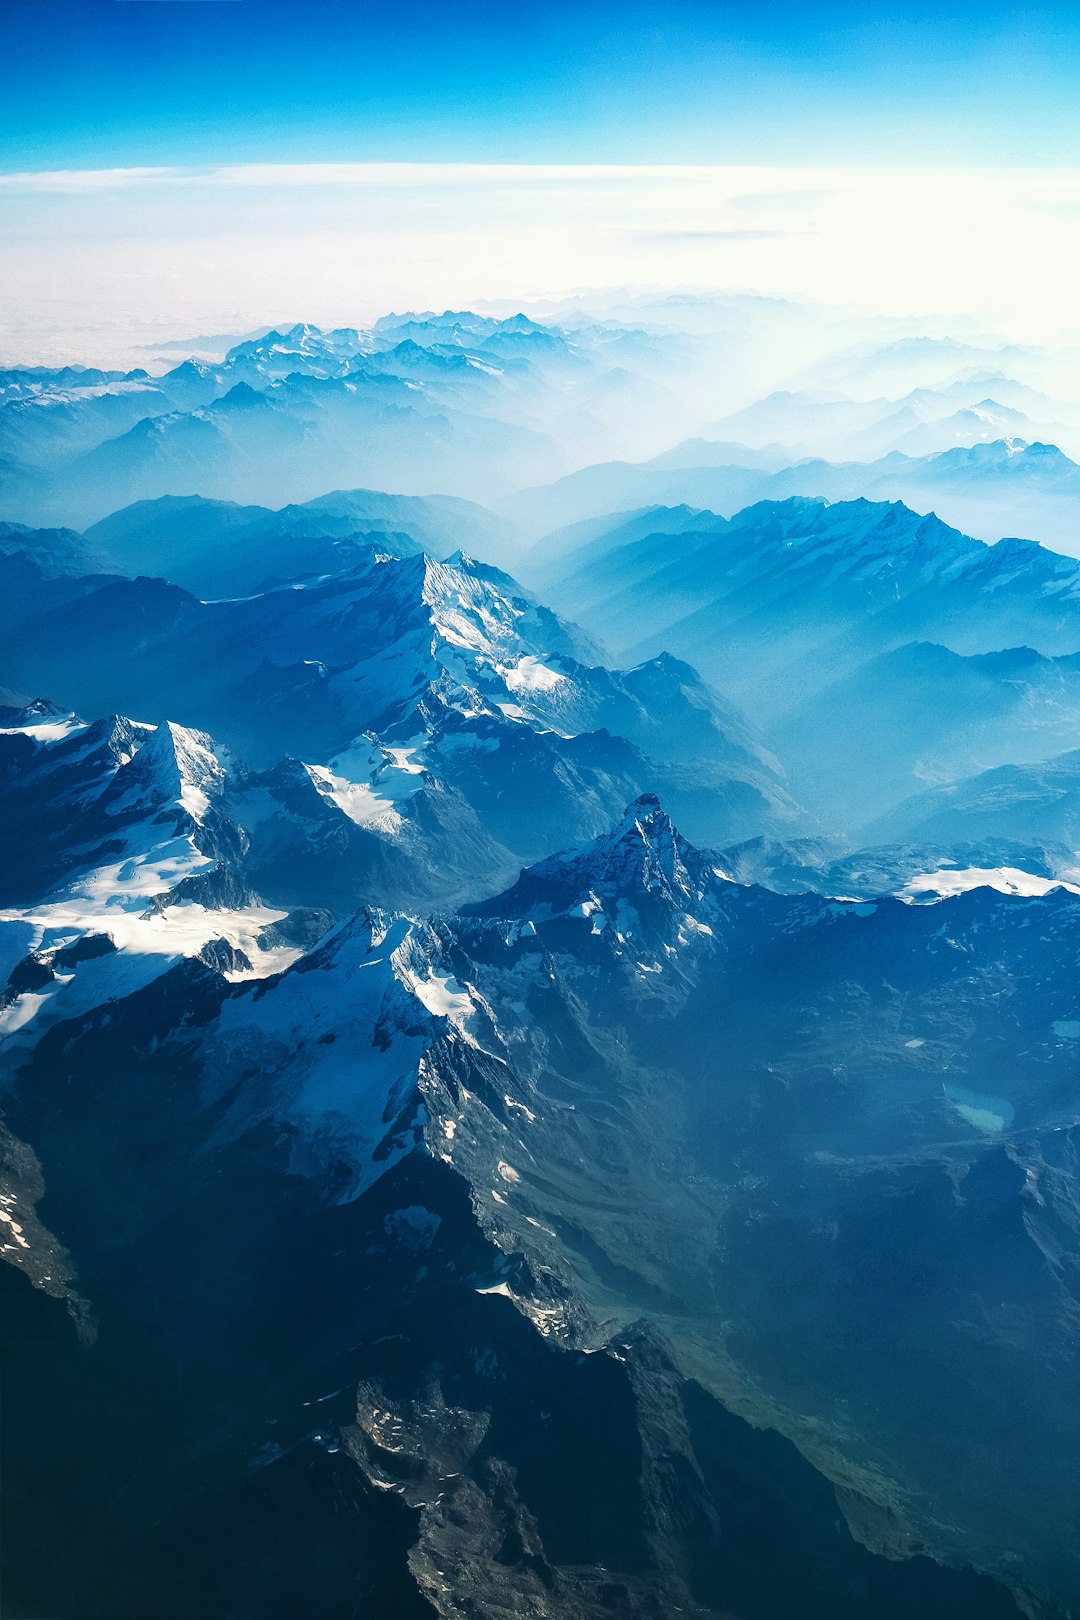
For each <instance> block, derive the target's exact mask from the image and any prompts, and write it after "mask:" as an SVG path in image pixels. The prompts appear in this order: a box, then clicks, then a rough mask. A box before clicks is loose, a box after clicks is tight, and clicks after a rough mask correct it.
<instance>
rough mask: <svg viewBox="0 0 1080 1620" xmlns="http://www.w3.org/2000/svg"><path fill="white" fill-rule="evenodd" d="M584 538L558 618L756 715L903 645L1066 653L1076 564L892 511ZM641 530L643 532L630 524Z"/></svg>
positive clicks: (753, 515) (1078, 623)
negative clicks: (663, 656) (570, 614)
mask: <svg viewBox="0 0 1080 1620" xmlns="http://www.w3.org/2000/svg"><path fill="white" fill-rule="evenodd" d="M665 521H666V520H664V519H663V518H662V517H661V518H660V519H659V521H658V522H657V523H656V525H655V528H654V532H652V533H651V534H644V535H642V534H640V533H639V532H638V531H635V532H633V533H632V535H631V538H630V539H629V540H628V541H627V542H626V543H621V541H622V536H621V533H620V531H621V527H622V525H621V523H617V524H615V525H614V526H613V532H614V534H615V537H616V544H615V545H614V547H613V548H612V549H608V548H607V547H606V545H605V544H604V542H603V541H602V540H599V539H594V540H593V541H592V542H591V543H590V544H589V545H588V547H587V548H586V559H587V560H586V561H585V562H584V563H583V564H582V565H581V566H580V567H578V568H575V566H574V554H573V553H571V554H570V555H569V556H568V557H567V558H565V559H564V562H563V565H562V569H561V575H562V578H561V581H560V582H559V583H558V584H557V585H556V584H555V582H554V581H552V580H551V578H550V576H549V580H548V584H547V587H546V595H547V596H548V598H549V600H551V601H553V602H554V603H555V605H556V606H558V605H560V604H561V603H569V602H570V601H571V600H572V601H573V603H574V611H575V614H576V616H577V618H578V619H579V620H580V621H581V622H582V623H583V624H585V625H586V626H590V625H591V626H593V627H594V628H595V629H596V630H597V632H598V633H599V632H600V630H601V627H602V628H603V632H604V633H605V634H606V637H607V639H608V641H609V643H610V644H611V645H613V646H614V647H616V648H618V649H620V650H621V651H622V650H625V651H626V652H629V653H633V654H639V655H645V654H647V652H648V651H649V650H650V649H651V648H654V647H659V646H661V645H662V646H664V647H667V648H669V649H670V650H671V651H672V652H674V653H675V654H677V655H678V656H680V657H685V658H687V659H689V660H691V661H694V662H696V663H697V664H698V665H699V666H700V667H701V669H702V670H703V672H704V673H705V674H706V675H707V676H708V677H709V678H711V679H712V680H714V681H715V682H716V683H717V684H718V685H719V686H720V688H721V689H722V690H727V691H729V692H730V693H731V694H732V695H733V696H736V697H737V698H738V701H740V702H741V703H743V704H744V705H745V706H747V707H750V708H751V711H752V712H754V713H757V714H761V715H763V714H766V713H770V714H778V713H781V712H784V711H786V710H789V709H791V708H792V707H794V706H795V704H796V703H797V702H799V701H801V700H802V699H804V698H805V696H806V695H807V693H808V691H810V690H814V689H816V688H818V687H820V686H822V685H824V684H826V682H828V681H831V680H835V679H837V678H839V677H841V676H842V675H844V674H846V673H847V672H849V671H850V670H852V669H854V668H855V667H856V666H857V665H858V664H859V663H861V662H863V661H864V660H865V659H866V658H867V657H869V656H873V655H876V654H879V653H881V652H885V651H890V650H893V649H895V648H897V647H899V646H902V645H904V644H906V643H908V642H911V641H916V640H926V641H933V642H938V643H940V644H942V645H944V646H946V647H949V648H951V649H952V650H953V651H955V652H960V653H978V652H994V651H998V650H1000V649H1001V648H1005V647H1016V646H1023V645H1028V646H1031V647H1033V648H1035V649H1036V650H1038V651H1040V652H1043V653H1046V654H1048V655H1056V654H1059V653H1060V654H1067V653H1072V652H1074V651H1075V650H1076V646H1077V641H1078V630H1080V617H1078V616H1077V610H1076V607H1075V605H1074V604H1075V603H1076V602H1077V600H1078V598H1077V594H1076V593H1077V589H1078V586H1080V563H1078V562H1076V561H1075V560H1074V559H1072V558H1069V557H1065V556H1062V555H1060V554H1058V553H1057V552H1053V551H1049V550H1047V549H1046V548H1045V547H1043V546H1040V545H1038V544H1036V543H1035V542H1032V541H1025V540H1004V541H999V542H998V544H997V545H993V546H988V545H985V544H984V543H983V542H981V541H978V540H974V539H972V538H971V537H970V536H967V535H964V534H961V533H960V532H958V531H957V530H955V529H951V528H950V527H949V526H948V525H946V524H944V523H942V522H941V521H940V520H939V519H937V518H936V517H933V516H931V517H922V516H920V515H919V514H917V513H915V512H912V511H910V510H909V509H908V508H907V507H905V506H903V505H902V504H901V503H899V502H893V503H884V502H871V501H863V500H859V501H850V502H843V501H842V502H837V503H835V504H833V505H830V504H829V503H828V502H826V501H824V500H801V499H792V500H788V501H780V502H762V503H759V504H758V505H755V506H752V507H749V508H747V509H746V510H744V511H742V512H740V513H738V514H737V515H736V516H735V518H733V519H731V520H727V519H724V518H722V517H718V516H716V515H715V514H713V513H702V514H700V516H699V517H698V518H697V520H696V521H695V522H694V523H693V525H692V526H690V527H688V526H687V522H686V517H685V514H684V513H682V512H678V513H676V514H675V528H676V531H677V532H676V533H675V534H669V533H667V532H665V527H664V524H665ZM642 526H644V527H648V526H649V525H648V523H646V524H645V525H642Z"/></svg>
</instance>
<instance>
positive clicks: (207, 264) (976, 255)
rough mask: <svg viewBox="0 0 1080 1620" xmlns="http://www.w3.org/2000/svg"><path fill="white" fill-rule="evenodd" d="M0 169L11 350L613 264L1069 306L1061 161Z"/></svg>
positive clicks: (361, 306) (429, 294)
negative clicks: (1057, 164)
mask: <svg viewBox="0 0 1080 1620" xmlns="http://www.w3.org/2000/svg"><path fill="white" fill-rule="evenodd" d="M0 187H2V188H3V192H2V195H3V203H2V207H3V211H4V214H5V217H6V219H7V221H8V226H9V228H8V231H7V233H6V235H7V241H6V244H5V245H4V246H3V247H2V248H0V279H2V280H3V283H4V285H5V289H6V308H5V317H4V319H5V326H4V328H0V351H6V352H7V353H8V354H9V355H10V356H12V357H22V358H28V357H30V356H31V354H32V353H34V352H37V351H36V350H35V345H36V346H37V350H40V349H41V346H42V344H43V343H44V342H46V341H49V342H50V343H51V344H53V349H52V352H55V345H57V344H59V343H60V342H61V334H69V335H70V334H72V333H73V332H75V330H76V329H80V335H79V337H78V340H77V342H75V349H74V350H69V352H78V353H81V354H83V355H84V356H86V357H89V356H90V353H91V351H92V350H93V349H94V346H95V344H96V343H97V338H96V337H95V336H94V334H95V333H97V334H98V335H99V336H100V337H101V345H106V346H107V345H111V346H112V348H113V351H114V352H115V349H116V344H117V341H118V336H119V334H121V333H125V334H126V333H128V332H130V334H131V336H130V339H129V341H135V342H139V341H146V340H147V338H148V337H150V336H153V335H157V336H181V335H184V334H185V333H187V332H191V331H198V330H208V331H215V330H229V329H234V325H236V324H238V325H239V327H240V328H241V329H242V328H244V327H248V326H254V325H257V324H259V323H261V322H262V321H264V320H266V321H269V320H273V319H279V318H281V316H282V315H283V314H285V313H288V314H290V315H293V316H297V317H300V316H304V317H308V318H310V319H312V320H316V321H324V320H330V321H335V322H355V321H358V320H361V321H362V320H365V319H367V318H369V317H371V316H373V315H375V314H377V313H378V312H379V311H380V310H381V309H384V308H388V307H398V308H401V307H404V306H407V305H417V304H419V305H425V306H426V305H432V304H438V305H440V306H445V305H446V304H461V303H466V302H471V301H477V300H483V299H496V298H521V299H525V298H526V297H528V296H538V297H542V296H558V295H560V294H562V293H568V292H570V291H573V290H576V289H579V288H581V287H587V286H590V285H593V286H603V285H612V284H617V285H627V284H630V283H635V284H652V285H656V284H661V285H674V284H683V285H687V284H692V285H696V286H705V287H713V288H724V287H741V288H747V287H752V288H755V289H757V290H758V291H762V292H765V293H769V294H775V295H784V296H801V297H807V298H816V299H821V300H824V301H827V302H833V303H848V304H855V305H858V306H860V307H862V308H867V309H872V310H875V311H880V312H883V313H890V314H912V315H925V314H929V313H932V312H933V313H940V312H946V313H947V312H949V311H962V312H965V313H967V314H971V315H975V316H976V317H977V318H979V319H981V320H985V321H986V322H987V323H988V324H992V325H995V326H997V327H999V328H1001V329H1004V330H1006V331H1009V332H1014V333H1016V334H1017V335H1018V336H1022V337H1025V338H1029V339H1032V338H1034V339H1041V338H1043V337H1048V336H1050V335H1051V334H1052V333H1054V332H1055V330H1057V329H1061V328H1067V327H1071V326H1072V325H1073V324H1074V323H1075V315H1074V302H1075V294H1074V280H1075V265H1076V263H1077V262H1078V261H1080V171H1077V170H1063V169H1029V170H1020V169H1015V170H1012V169H1010V170H1001V169H970V170H960V169H948V168H938V169H927V168H900V167H897V168H881V167H876V168H874V167H867V168H855V167H847V168H842V169H841V168H833V169H829V168H820V167H816V168H795V167H752V166H730V167H715V166H713V167H694V166H688V165H667V166H657V167H652V166H640V165H639V166H613V165H595V164H593V165H581V166H568V165H562V164H559V165H552V164H547V165H518V164H493V165H479V164H426V163H405V164H381V163H380V164H369V163H329V164H328V163H313V164H278V163H273V164H241V165H217V166H211V167H206V168H202V169H194V168H182V169H181V168H141V169H122V170H117V169H110V170H86V171H78V170H71V171H57V172H52V173H47V174H25V173H24V174H8V175H3V176H0ZM72 263H78V265H79V272H80V275H79V284H78V286H75V285H73V282H72V277H71V265H72ZM63 341H64V342H69V341H72V342H74V341H75V340H74V339H71V338H70V337H68V336H65V337H64V338H63ZM101 345H98V347H99V349H100V347H101Z"/></svg>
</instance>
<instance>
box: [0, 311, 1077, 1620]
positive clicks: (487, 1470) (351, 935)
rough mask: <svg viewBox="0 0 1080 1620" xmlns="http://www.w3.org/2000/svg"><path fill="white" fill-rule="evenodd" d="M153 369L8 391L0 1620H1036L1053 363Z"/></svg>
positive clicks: (552, 339)
mask: <svg viewBox="0 0 1080 1620" xmlns="http://www.w3.org/2000/svg"><path fill="white" fill-rule="evenodd" d="M587 306H588V307H587ZM191 348H192V349H193V350H198V354H197V355H194V356H193V357H192V358H191V359H187V360H184V361H183V362H182V363H181V364H179V365H176V364H175V363H174V362H175V356H174V355H170V358H169V360H168V362H167V364H168V366H169V369H168V370H165V371H162V372H161V373H160V374H158V373H156V372H155V373H154V374H153V375H151V374H150V373H149V371H146V370H143V369H142V368H135V369H133V370H127V369H124V368H123V367H122V366H116V367H100V368H97V369H89V368H79V367H74V366H59V367H55V368H45V367H41V368H38V367H32V368H24V369H22V370H20V369H17V368H12V369H10V370H8V371H6V372H2V373H0V515H2V516H3V519H4V521H2V522H0V683H2V685H0V839H2V845H3V848H4V849H5V850H6V851H7V852H8V859H7V861H5V862H4V863H2V868H0V1259H2V1260H3V1261H5V1262H6V1264H3V1265H0V1292H2V1294H3V1300H4V1323H5V1327H4V1332H3V1334H0V1353H2V1356H3V1365H2V1369H0V1370H2V1372H3V1376H4V1379H5V1392H6V1394H7V1397H8V1398H7V1400H6V1402H5V1416H4V1426H3V1434H2V1435H0V1444H2V1456H0V1461H2V1463H3V1468H2V1470H0V1499H2V1508H3V1515H4V1528H5V1536H4V1541H5V1546H4V1559H3V1570H2V1576H3V1590H2V1593H0V1597H2V1601H3V1605H4V1608H5V1612H7V1611H10V1612H11V1613H12V1614H19V1615H25V1616H26V1617H27V1620H57V1617H58V1616H61V1615H62V1616H64V1617H70V1620H149V1617H151V1616H152V1617H153V1620H190V1617H191V1616H192V1615H195V1614H198V1615H200V1616H205V1617H206V1620H276V1617H278V1616H280V1617H281V1620H286V1617H289V1620H292V1617H293V1616H295V1615H297V1614H305V1615H307V1614H311V1615H313V1616H315V1617H316V1620H350V1617H355V1616H356V1615H357V1614H364V1615H368V1616H370V1617H371V1620H383V1617H390V1616H393V1617H394V1620H397V1617H399V1616H400V1617H403V1620H432V1617H434V1616H446V1617H447V1620H462V1617H465V1616H468V1617H470V1620H512V1617H521V1620H524V1617H525V1616H531V1617H534V1620H602V1617H606V1616H612V1615H620V1616H625V1617H627V1620H630V1617H636V1620H645V1617H647V1616H653V1617H656V1616H668V1615H676V1614H685V1615H692V1616H697V1617H698V1620H826V1617H828V1620H867V1617H868V1616H875V1617H881V1620H911V1617H912V1616H914V1615H918V1616H920V1617H926V1620H946V1617H948V1620H954V1617H961V1620H1020V1617H1023V1620H1072V1617H1074V1616H1075V1615H1076V1614H1078V1613H1080V1561H1078V1552H1077V1538H1076V1534H1075V1528H1076V1523H1077V1517H1078V1514H1080V1496H1078V1492H1077V1484H1076V1469H1075V1455H1076V1447H1077V1437H1078V1433H1080V1400H1078V1393H1077V1392H1078V1390H1080V1377H1078V1375H1080V1340H1078V1338H1077V1329H1076V1323H1077V1320H1078V1306H1077V1302H1078V1299H1080V1156H1078V1155H1080V1134H1078V1133H1080V1113H1078V1110H1077V1059H1078V1055H1080V1044H1078V1043H1080V1005H1078V1000H1077V996H1078V991H1077V944H1076V941H1077V937H1078V927H1080V911H1078V908H1080V857H1078V850H1080V662H1078V660H1080V606H1078V604H1080V561H1077V560H1076V559H1075V558H1073V557H1072V556H1070V555H1067V554H1066V552H1067V550H1068V549H1069V548H1068V546H1067V545H1066V543H1065V540H1064V539H1063V538H1061V536H1062V535H1063V534H1064V527H1062V529H1061V531H1060V532H1059V531H1057V530H1055V529H1054V528H1053V525H1052V523H1050V517H1051V516H1053V515H1054V514H1056V516H1053V521H1054V522H1057V521H1058V519H1060V521H1061V524H1062V525H1063V526H1064V525H1065V524H1066V522H1067V520H1068V513H1069V512H1070V510H1071V506H1070V502H1072V501H1073V500H1074V499H1075V491H1074V490H1073V482H1074V474H1075V467H1074V466H1073V464H1072V462H1071V461H1069V460H1068V457H1067V455H1066V453H1065V451H1064V450H1063V449H1060V448H1055V445H1056V439H1055V444H1054V445H1051V444H1049V443H1046V442H1042V441H1041V440H1035V439H1028V438H1027V437H1026V436H1025V429H1026V428H1027V427H1028V426H1030V425H1031V424H1036V423H1037V424H1040V426H1042V425H1046V424H1050V425H1052V426H1053V427H1054V432H1055V434H1057V436H1058V437H1060V438H1062V439H1065V437H1066V435H1065V433H1064V432H1059V431H1058V430H1059V429H1067V428H1068V426H1069V422H1070V420H1074V419H1075V417H1076V413H1075V412H1074V411H1071V410H1070V408H1069V407H1068V405H1067V403H1062V400H1063V396H1064V394H1065V392H1066V390H1065V389H1064V387H1063V385H1062V378H1063V377H1064V375H1065V371H1066V359H1067V357H1063V356H1061V355H1059V354H1056V353H1050V352H1049V351H1041V350H1038V349H1035V348H1028V347H1021V346H1019V345H1009V344H1005V343H1003V342H999V341H996V340H993V339H992V338H991V337H987V336H985V335H983V334H979V333H975V332H974V331H973V330H972V329H970V327H961V328H957V329H956V330H950V329H949V327H948V326H947V325H946V323H944V322H938V323H930V324H928V326H927V328H926V329H925V330H922V329H919V330H914V329H908V328H904V329H900V328H899V327H898V326H893V325H890V324H889V323H887V322H879V321H875V320H873V319H871V318H869V317H866V318H863V317H858V316H855V315H848V314H844V313H841V312H836V313H835V314H834V315H832V316H830V317H829V319H828V320H824V319H822V320H821V321H819V322H818V324H817V325H815V324H814V322H812V321H811V320H810V319H809V316H808V313H807V311H806V310H804V309H802V308H800V307H797V306H795V305H787V304H784V303H783V302H782V301H771V300H753V299H749V298H743V297H734V296H733V297H731V298H730V299H728V298H707V297H704V296H702V297H698V296H697V295H691V294H687V295H678V296H674V295H673V296H671V297H668V296H664V297H659V296H657V297H651V296H645V295H641V296H640V297H639V296H636V295H634V296H631V295H626V294H621V293H617V292H613V293H611V294H610V295H609V296H606V297H605V298H604V299H603V300H601V299H599V298H598V299H597V300H596V301H593V302H591V303H590V301H589V300H586V299H574V300H569V301H567V302H566V303H565V304H562V305H559V306H551V308H550V309H549V310H548V311H547V313H546V314H541V312H540V311H539V310H536V311H534V312H533V314H531V315H530V314H522V313H520V312H518V311H516V310H514V309H513V308H512V307H506V308H499V307H493V309H492V311H491V312H488V313H477V312H474V311H469V310H446V311H443V312H438V311H422V312H415V311H411V312H410V311H405V312H403V313H397V314H391V315H386V316H384V317H382V318H381V319H379V320H377V321H374V322H372V323H371V324H369V325H368V326H366V327H361V326H341V327H335V328H331V329H327V328H321V327H317V326H312V325H310V324H307V323H298V324H293V323H291V322H284V323H281V324H280V325H279V326H277V327H275V328H273V329H271V330H269V331H260V332H256V333H251V334H248V335H246V336H244V337H241V338H237V339H236V340H228V343H227V344H226V343H220V344H219V343H216V342H209V341H208V342H207V343H206V344H205V345H198V344H192V345H191ZM838 390H843V392H842V393H840V392H838ZM1018 418H1022V419H1023V420H1018ZM800 435H802V437H801V438H800ZM905 435H906V436H907V450H906V451H905V450H904V449H903V446H902V444H901V442H900V441H901V440H902V439H903V438H904V436H905ZM1003 435H1004V437H1003ZM1020 438H1024V443H1020ZM748 444H749V448H747V445H748ZM804 451H808V452H809V455H804V454H803V452H804ZM916 452H917V453H916ZM864 455H865V457H866V459H865V460H862V459H859V458H860V457H862V456H864ZM613 457H618V458H621V459H618V460H614V459H612V458H613ZM641 458H645V459H641ZM826 458H829V459H826ZM566 469H571V471H570V476H569V477H568V478H560V476H559V475H560V474H561V473H563V472H564V471H565V470H566ZM573 469H576V470H573ZM819 478H820V479H822V480H825V482H823V483H821V484H820V485H819V486H814V485H812V484H811V483H810V482H809V480H811V479H815V480H816V479H819ZM888 478H893V479H896V480H899V483H897V484H896V485H894V486H890V488H889V492H888V498H887V499H881V498H878V497H879V496H880V494H881V493H882V490H881V487H879V485H880V481H881V480H882V479H886V480H887V479H888ZM829 479H832V480H833V483H832V484H829V483H828V480H829ZM905 479H907V480H908V481H909V482H908V483H907V485H905V486H904V490H901V488H900V485H901V484H902V483H903V481H904V480H905ZM552 480H555V481H554V482H552ZM354 485H355V486H356V487H353V486H354ZM932 490H938V491H940V492H942V493H943V495H944V494H945V493H947V491H948V490H952V492H953V495H955V498H956V501H957V503H958V504H957V506H956V507H955V508H952V507H949V506H947V505H946V504H945V501H944V499H942V500H940V501H939V499H938V496H937V495H935V496H934V498H933V500H932V501H931V499H930V492H931V491H932ZM327 491H330V493H327ZM710 491H711V493H710ZM905 491H906V493H905ZM1009 491H1013V492H1015V500H1016V502H1017V503H1019V504H1017V505H1016V506H1015V508H1014V507H1010V505H1009V502H1010V501H1012V500H1013V499H1014V495H1013V494H1010V493H1009ZM871 492H872V493H873V498H871ZM949 498H950V499H951V498H952V497H951V496H950V497H949ZM964 503H968V504H967V505H965V504H964ZM931 508H932V509H931ZM963 510H968V511H971V512H975V513H977V512H978V511H979V510H984V511H985V512H986V513H988V514H989V513H992V512H997V513H998V514H999V515H1000V514H1003V513H1008V512H1011V511H1013V510H1015V511H1017V512H1021V511H1022V512H1026V513H1028V514H1030V515H1031V516H1032V517H1033V518H1034V517H1037V516H1038V514H1039V513H1040V511H1041V512H1043V513H1044V515H1047V519H1048V524H1049V527H1046V528H1043V527H1040V526H1039V525H1038V524H1035V525H1034V526H1033V527H1032V529H1031V532H1030V537H1029V538H1023V539H1019V538H1009V537H1006V538H1001V537H1000V531H999V530H995V529H994V527H993V523H994V522H996V521H997V520H996V519H994V520H993V521H991V519H990V518H989V517H988V518H987V521H986V523H985V524H984V523H982V522H981V521H979V522H974V523H971V524H969V523H968V522H967V521H966V520H964V521H963V522H962V523H961V525H960V526H959V527H953V526H951V524H950V523H949V522H948V521H946V516H947V515H949V514H951V513H954V512H955V511H963ZM1055 540H1056V543H1057V544H1059V545H1060V546H1061V548H1062V549H1060V550H1056V549H1052V546H1051V544H1050V542H1054V541H1055ZM988 542H992V543H988ZM1044 542H1045V543H1044ZM13 1391H14V1392H17V1398H15V1397H13V1395H12V1392H13Z"/></svg>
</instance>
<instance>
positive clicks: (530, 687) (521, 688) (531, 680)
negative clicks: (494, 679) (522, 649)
mask: <svg viewBox="0 0 1080 1620" xmlns="http://www.w3.org/2000/svg"><path fill="white" fill-rule="evenodd" d="M498 669H499V674H500V675H501V676H502V678H503V681H504V682H505V684H506V686H507V687H508V688H509V689H510V691H511V692H553V691H554V690H555V688H556V687H557V686H559V685H560V683H562V682H565V681H566V679H567V677H566V676H565V675H560V674H559V672H558V670H555V669H549V668H548V667H547V665H546V664H542V663H541V662H540V660H539V658H537V657H535V656H534V654H532V653H527V654H526V656H525V657H524V658H519V659H518V661H517V663H516V664H510V665H508V666H498Z"/></svg>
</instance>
